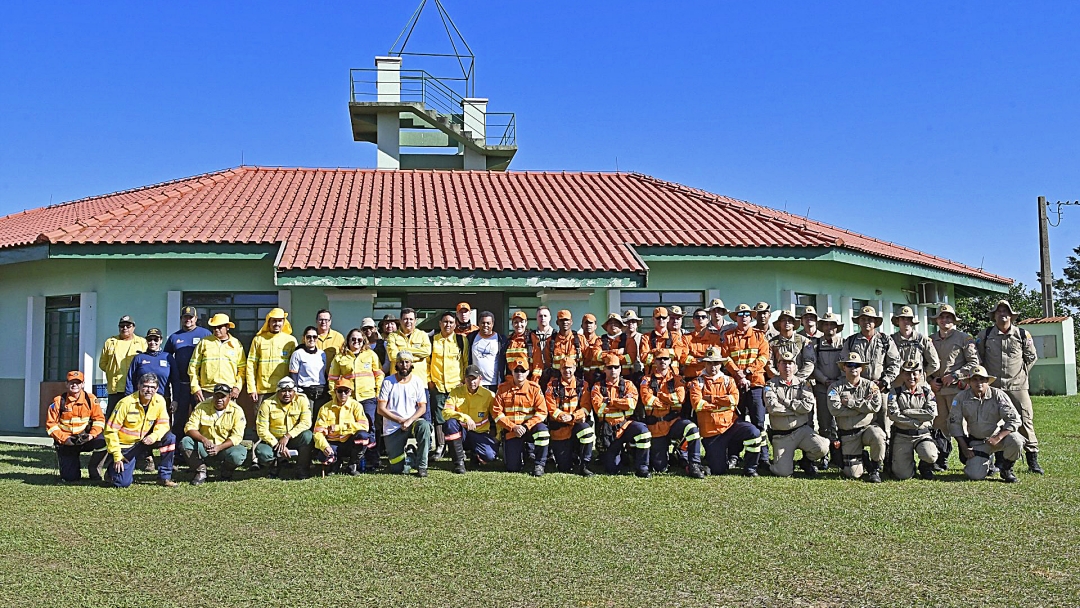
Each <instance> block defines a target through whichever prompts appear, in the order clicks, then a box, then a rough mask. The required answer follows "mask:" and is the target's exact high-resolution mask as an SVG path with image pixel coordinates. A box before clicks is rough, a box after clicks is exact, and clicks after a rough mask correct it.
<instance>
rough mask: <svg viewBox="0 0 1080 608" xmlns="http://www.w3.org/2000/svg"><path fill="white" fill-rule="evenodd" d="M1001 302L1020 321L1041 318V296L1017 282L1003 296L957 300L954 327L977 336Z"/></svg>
mask: <svg viewBox="0 0 1080 608" xmlns="http://www.w3.org/2000/svg"><path fill="white" fill-rule="evenodd" d="M1078 255H1080V254H1078ZM1078 271H1080V267H1078ZM1078 276H1080V274H1078ZM1001 300H1008V301H1009V304H1010V305H1011V306H1012V309H1013V310H1014V311H1016V312H1018V313H1020V318H1021V319H1030V318H1033V317H1041V316H1043V305H1042V294H1041V293H1039V291H1038V290H1035V289H1031V288H1029V287H1027V286H1026V285H1024V284H1023V283H1019V282H1017V283H1013V284H1012V286H1011V287H1009V293H1008V295H1005V296H1002V295H1001V294H996V293H995V294H988V295H982V296H975V297H961V298H957V299H956V316H957V320H956V325H957V326H958V327H959V328H960V329H962V330H963V331H966V332H967V333H969V334H971V335H972V336H974V335H976V334H978V333H979V332H980V331H982V330H983V329H986V328H987V327H989V326H990V325H992V324H993V319H992V318H991V315H992V313H993V312H994V308H995V307H997V303H998V302H999V301H1001Z"/></svg>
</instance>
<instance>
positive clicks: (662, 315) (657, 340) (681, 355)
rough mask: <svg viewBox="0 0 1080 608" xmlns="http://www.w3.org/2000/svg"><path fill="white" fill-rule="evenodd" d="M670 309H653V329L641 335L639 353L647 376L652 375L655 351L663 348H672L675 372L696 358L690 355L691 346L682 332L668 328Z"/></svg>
mask: <svg viewBox="0 0 1080 608" xmlns="http://www.w3.org/2000/svg"><path fill="white" fill-rule="evenodd" d="M669 317H670V315H669V314H668V309H667V308H664V307H663V306H657V307H656V308H654V309H653V330H652V331H650V332H649V333H647V334H645V335H643V336H641V344H639V345H638V355H639V356H640V357H641V364H642V367H643V368H644V374H645V376H646V377H648V376H650V375H652V373H653V370H652V362H653V357H654V353H655V352H658V351H663V350H668V349H670V350H672V351H674V353H675V359H674V360H673V361H672V362H671V366H672V368H673V369H674V370H675V373H679V369H680V367H681V366H685V365H690V364H691V363H693V362H694V358H693V357H691V356H690V348H689V346H688V345H687V342H686V338H684V337H683V335H682V332H679V333H675V332H673V331H670V330H669V329H668V318H669Z"/></svg>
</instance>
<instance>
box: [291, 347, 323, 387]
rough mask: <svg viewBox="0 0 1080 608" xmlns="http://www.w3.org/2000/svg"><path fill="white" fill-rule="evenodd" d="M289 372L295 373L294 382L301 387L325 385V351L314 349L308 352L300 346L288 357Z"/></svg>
mask: <svg viewBox="0 0 1080 608" xmlns="http://www.w3.org/2000/svg"><path fill="white" fill-rule="evenodd" d="M289 373H290V374H296V384H297V385H298V386H300V387H301V388H303V387H307V386H324V385H326V353H325V352H324V351H322V350H318V349H316V350H315V352H313V353H309V352H307V351H306V350H304V349H302V348H298V349H296V350H294V351H293V354H292V357H289Z"/></svg>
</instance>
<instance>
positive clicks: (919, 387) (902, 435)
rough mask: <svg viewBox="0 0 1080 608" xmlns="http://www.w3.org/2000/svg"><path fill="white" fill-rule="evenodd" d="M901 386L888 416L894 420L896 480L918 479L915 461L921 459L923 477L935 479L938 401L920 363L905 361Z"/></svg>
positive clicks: (894, 392)
mask: <svg viewBox="0 0 1080 608" xmlns="http://www.w3.org/2000/svg"><path fill="white" fill-rule="evenodd" d="M900 382H901V385H900V386H898V387H896V388H894V389H892V391H890V392H889V404H888V406H887V408H888V409H887V413H888V416H889V420H892V423H893V424H892V450H890V453H891V454H892V463H890V466H891V467H892V473H893V476H894V477H896V478H897V479H899V480H904V479H911V478H912V477H914V476H915V459H914V457H915V456H916V455H917V456H918V457H919V477H922V478H923V479H933V478H934V464H936V463H937V459H938V448H937V444H936V443H934V437H933V434H932V433H933V430H934V418H935V417H937V400H936V398H935V397H934V391H932V390H930V386H929V385H927V384H925V383H923V368H922V366H921V365H920V364H919V362H918V361H905V362H904V364H903V365H901V366H900Z"/></svg>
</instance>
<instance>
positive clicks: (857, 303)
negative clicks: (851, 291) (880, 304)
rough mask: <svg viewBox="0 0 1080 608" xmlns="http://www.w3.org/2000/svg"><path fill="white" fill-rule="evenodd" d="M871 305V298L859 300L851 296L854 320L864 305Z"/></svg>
mask: <svg viewBox="0 0 1080 608" xmlns="http://www.w3.org/2000/svg"><path fill="white" fill-rule="evenodd" d="M869 305H870V300H857V299H855V298H851V316H852V320H853V321H854V320H855V319H854V318H855V317H858V316H859V312H860V311H861V310H862V309H863V307H865V306H869Z"/></svg>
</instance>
